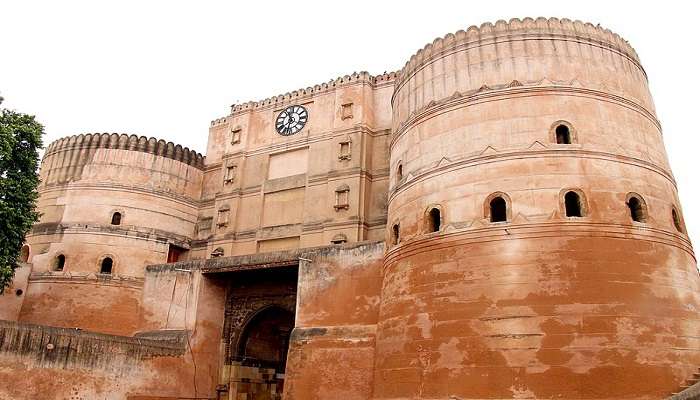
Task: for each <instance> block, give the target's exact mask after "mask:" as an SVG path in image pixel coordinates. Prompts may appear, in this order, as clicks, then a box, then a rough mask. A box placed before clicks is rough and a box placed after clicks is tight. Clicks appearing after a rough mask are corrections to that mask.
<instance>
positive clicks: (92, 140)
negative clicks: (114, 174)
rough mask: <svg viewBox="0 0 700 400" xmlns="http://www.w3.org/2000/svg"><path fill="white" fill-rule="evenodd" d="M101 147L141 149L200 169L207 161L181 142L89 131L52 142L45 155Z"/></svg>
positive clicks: (143, 151)
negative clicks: (180, 143)
mask: <svg viewBox="0 0 700 400" xmlns="http://www.w3.org/2000/svg"><path fill="white" fill-rule="evenodd" d="M99 148H102V149H117V150H131V151H140V152H142V153H148V154H153V155H156V156H161V157H166V158H170V159H173V160H175V161H180V162H182V163H184V164H187V165H191V166H193V167H196V168H198V169H202V168H203V167H204V162H205V157H204V156H202V155H201V154H200V153H197V152H196V151H194V150H190V149H189V148H187V147H184V148H183V147H182V146H180V145H179V144H178V145H176V144H174V143H173V142H166V141H165V140H162V139H161V140H158V139H156V138H154V137H150V138H147V137H146V136H136V135H127V134H124V133H122V134H119V133H111V134H110V133H88V134H80V135H73V136H68V137H64V138H61V139H58V140H56V141H54V142H53V143H51V144H50V145H49V146H48V147H47V148H46V153H45V154H44V157H48V156H51V155H53V154H56V153H59V152H62V151H67V150H76V149H99Z"/></svg>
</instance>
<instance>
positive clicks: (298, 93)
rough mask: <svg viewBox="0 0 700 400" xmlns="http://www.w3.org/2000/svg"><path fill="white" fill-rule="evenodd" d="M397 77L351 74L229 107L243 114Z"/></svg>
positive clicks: (387, 74) (361, 73)
mask: <svg viewBox="0 0 700 400" xmlns="http://www.w3.org/2000/svg"><path fill="white" fill-rule="evenodd" d="M396 76H397V72H384V73H383V74H380V75H371V74H370V73H369V72H367V71H361V72H353V73H352V74H350V75H343V76H340V77H337V78H335V79H331V80H330V81H328V82H324V83H321V84H318V85H314V86H310V87H307V88H305V89H298V90H294V91H292V92H288V93H284V94H280V95H277V96H272V97H268V98H266V99H264V100H260V101H249V102H245V103H241V104H233V105H231V114H234V113H238V112H243V111H248V110H253V109H257V108H261V107H266V106H269V105H274V104H278V103H283V102H287V101H289V100H292V99H295V98H299V97H303V96H307V95H312V94H318V93H323V92H326V91H329V90H333V89H335V88H337V87H339V86H343V85H347V84H352V83H357V82H365V83H368V84H370V85H383V84H387V83H391V82H393V81H394V79H395V78H396ZM225 121H226V118H218V119H215V120H213V121H211V125H212V126H215V125H218V124H220V123H223V122H225Z"/></svg>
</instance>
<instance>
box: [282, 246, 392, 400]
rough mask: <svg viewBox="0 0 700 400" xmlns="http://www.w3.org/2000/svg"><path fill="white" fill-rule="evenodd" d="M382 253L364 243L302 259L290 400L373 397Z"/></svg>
mask: <svg viewBox="0 0 700 400" xmlns="http://www.w3.org/2000/svg"><path fill="white" fill-rule="evenodd" d="M383 252H384V244H383V243H359V244H356V245H347V246H343V247H332V248H328V249H321V250H317V251H310V252H308V253H305V254H304V255H303V258H304V259H305V260H302V262H301V263H300V264H299V294H298V305H297V316H296V326H295V328H294V331H293V332H292V338H291V343H290V348H289V357H288V359H287V377H286V380H285V387H284V396H285V397H284V398H285V399H286V400H293V399H298V400H301V399H304V400H312V399H319V400H320V399H348V400H360V399H370V398H371V393H372V370H373V364H374V347H375V332H376V323H377V314H378V310H379V308H378V307H379V298H380V292H381V265H382V256H383Z"/></svg>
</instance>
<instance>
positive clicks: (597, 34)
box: [396, 17, 641, 85]
mask: <svg viewBox="0 0 700 400" xmlns="http://www.w3.org/2000/svg"><path fill="white" fill-rule="evenodd" d="M534 35H541V36H549V37H552V38H557V39H568V40H572V41H575V42H581V43H582V42H589V43H596V44H598V45H599V46H602V47H607V48H611V49H614V50H616V51H618V52H620V53H622V54H624V55H625V56H627V57H629V58H630V59H632V60H634V61H635V62H636V63H637V64H639V57H638V56H637V52H636V51H635V50H634V48H632V46H631V45H630V44H629V43H628V42H627V41H626V40H625V39H623V38H622V37H620V35H618V34H616V33H614V32H612V31H611V30H609V29H605V28H603V27H601V26H600V25H593V24H591V23H590V22H582V21H579V20H575V21H572V20H570V19H567V18H562V19H559V18H544V17H539V18H537V19H533V18H523V19H520V18H512V19H510V20H509V21H508V22H506V21H505V20H499V21H496V23H495V24H494V23H491V22H486V23H483V24H481V26H476V25H472V26H470V27H469V28H467V29H466V30H460V31H458V32H457V33H454V34H452V33H449V34H447V35H445V36H444V37H438V38H435V40H433V42H432V43H428V44H426V45H425V47H423V48H422V49H420V50H418V51H417V52H416V53H415V54H414V55H413V56H411V58H410V59H409V61H407V62H406V64H405V65H404V67H403V68H402V69H401V70H400V71H398V74H397V78H396V83H397V85H400V84H401V83H403V81H404V80H405V79H406V78H407V77H409V76H410V75H411V74H412V73H414V72H415V71H416V70H417V69H419V68H420V67H421V66H423V65H424V64H425V63H426V62H427V61H429V60H431V59H433V58H434V57H435V56H438V55H443V54H446V53H449V52H451V51H455V50H457V49H458V48H460V47H468V46H473V45H479V44H489V43H493V42H495V41H497V40H498V39H499V38H502V37H506V36H518V37H519V39H521V40H522V39H525V38H527V37H528V36H530V37H531V36H534ZM514 55H516V54H514ZM639 68H641V64H639Z"/></svg>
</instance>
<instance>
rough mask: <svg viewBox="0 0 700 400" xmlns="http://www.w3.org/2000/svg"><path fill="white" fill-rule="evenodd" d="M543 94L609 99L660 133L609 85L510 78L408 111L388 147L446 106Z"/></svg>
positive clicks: (647, 114) (637, 106)
mask: <svg viewBox="0 0 700 400" xmlns="http://www.w3.org/2000/svg"><path fill="white" fill-rule="evenodd" d="M543 94H550V95H551V94H555V95H565V96H586V97H590V98H595V99H598V100H602V101H607V102H612V103H615V104H618V105H620V106H623V107H626V108H628V109H630V110H633V111H635V112H638V113H640V114H641V115H642V116H644V117H645V118H647V119H649V121H650V122H651V123H652V124H653V125H654V126H656V127H657V129H658V130H659V133H661V123H660V122H659V120H658V119H657V118H656V115H655V114H654V113H653V112H652V111H651V110H648V109H647V108H645V107H644V106H642V105H641V104H640V103H638V102H636V101H634V100H631V99H628V98H626V97H624V96H622V95H618V94H614V93H611V89H610V88H608V87H604V86H603V87H600V88H591V87H589V86H585V85H584V84H583V83H581V82H580V81H578V80H575V79H574V80H571V81H554V80H550V79H547V78H542V79H540V80H537V81H527V82H520V81H512V82H509V83H501V84H498V85H491V86H486V85H484V86H482V87H481V88H479V89H476V90H472V91H470V92H465V93H461V92H455V93H454V94H452V96H449V97H445V98H443V99H441V100H439V101H431V102H429V103H428V104H426V105H424V106H423V107H421V108H419V109H417V110H416V111H415V112H413V113H411V115H409V116H408V117H407V118H406V119H405V120H403V121H402V122H397V126H396V129H395V131H394V133H393V137H392V139H391V144H390V148H391V147H393V145H394V143H395V142H396V140H398V139H399V138H400V137H401V136H402V135H403V134H404V133H405V132H406V131H407V130H408V129H409V128H410V127H412V126H414V125H416V124H418V123H420V122H422V121H424V120H426V119H429V118H432V117H433V116H435V115H438V114H439V113H441V112H444V111H446V110H448V109H453V108H455V107H469V106H471V105H474V104H481V103H483V102H487V101H495V100H509V99H512V98H519V97H528V96H538V95H543Z"/></svg>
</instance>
